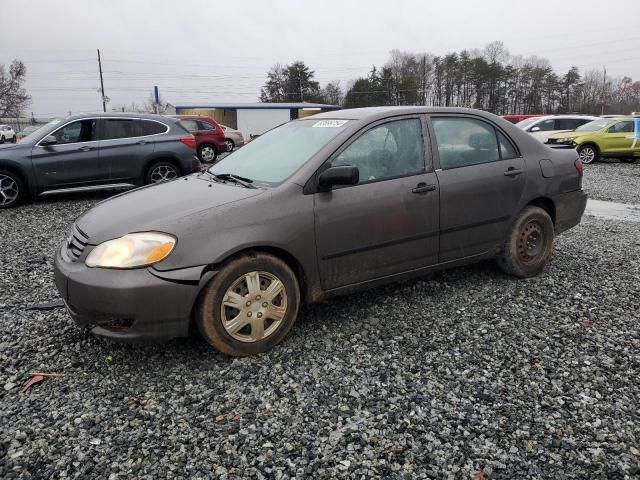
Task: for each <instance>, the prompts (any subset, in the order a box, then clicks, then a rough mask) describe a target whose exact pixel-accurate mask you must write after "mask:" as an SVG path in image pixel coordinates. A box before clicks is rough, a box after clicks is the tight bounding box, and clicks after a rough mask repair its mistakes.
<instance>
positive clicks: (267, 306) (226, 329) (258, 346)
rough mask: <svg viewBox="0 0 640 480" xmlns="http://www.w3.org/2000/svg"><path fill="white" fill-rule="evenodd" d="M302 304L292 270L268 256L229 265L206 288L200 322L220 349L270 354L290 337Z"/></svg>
mask: <svg viewBox="0 0 640 480" xmlns="http://www.w3.org/2000/svg"><path fill="white" fill-rule="evenodd" d="M299 305H300V288H299V286H298V281H297V279H296V276H295V275H294V273H293V272H292V271H291V269H290V268H289V267H288V266H287V264H286V263H284V262H283V261H282V260H280V259H279V258H277V257H274V256H272V255H268V254H264V253H254V254H249V255H244V256H242V257H239V258H236V259H235V260H232V261H230V262H228V263H227V264H226V265H225V266H224V267H222V269H221V270H220V271H219V272H218V274H216V276H215V277H213V279H212V280H211V282H209V284H208V285H207V287H205V290H204V293H203V295H202V297H201V299H200V302H199V304H198V309H197V313H196V323H197V325H198V329H199V330H200V333H202V336H203V337H204V338H205V339H206V340H207V342H209V343H210V344H211V345H213V346H214V347H215V348H216V349H218V350H219V351H221V352H223V353H226V354H227V355H232V356H238V357H240V356H246V355H254V354H257V353H262V352H266V351H267V350H270V349H271V348H273V347H274V346H276V345H277V344H278V343H280V342H281V341H282V339H283V338H284V337H285V336H286V335H287V333H289V330H290V329H291V327H292V326H293V324H294V322H295V320H296V317H297V316H298V306H299Z"/></svg>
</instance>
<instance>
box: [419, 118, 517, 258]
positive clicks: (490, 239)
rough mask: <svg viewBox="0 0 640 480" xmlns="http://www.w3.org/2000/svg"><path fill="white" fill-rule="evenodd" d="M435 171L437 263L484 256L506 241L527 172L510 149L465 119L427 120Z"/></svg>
mask: <svg viewBox="0 0 640 480" xmlns="http://www.w3.org/2000/svg"><path fill="white" fill-rule="evenodd" d="M431 122H432V125H433V130H434V134H435V137H436V143H437V146H438V156H439V162H440V169H438V171H437V175H438V182H439V184H440V261H441V262H447V261H452V260H457V259H462V258H465V257H470V256H473V255H478V254H482V253H484V252H486V251H487V250H488V249H490V248H492V247H493V246H495V245H496V243H497V242H500V241H502V240H503V239H505V238H506V236H507V234H508V231H509V227H510V224H511V220H512V218H513V216H514V215H515V214H517V213H518V212H517V208H518V205H519V204H520V198H521V197H522V194H523V191H524V186H525V179H526V168H525V163H524V159H523V158H522V157H521V156H520V155H519V153H518V151H517V150H516V149H515V147H514V144H513V143H512V142H511V141H510V140H509V139H507V137H506V136H505V135H504V134H503V133H502V132H501V131H499V130H498V129H496V128H495V127H494V126H492V125H491V124H489V123H487V122H485V121H483V120H480V119H478V118H473V117H470V116H442V117H433V118H432V119H431Z"/></svg>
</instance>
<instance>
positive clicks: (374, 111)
mask: <svg viewBox="0 0 640 480" xmlns="http://www.w3.org/2000/svg"><path fill="white" fill-rule="evenodd" d="M417 113H431V114H436V113H445V114H451V113H464V114H467V115H479V116H481V117H486V118H496V115H494V114H493V113H489V112H485V111H482V110H476V109H472V108H457V107H364V108H349V109H344V110H332V111H330V112H323V113H317V114H315V115H312V116H311V117H304V118H302V119H300V120H302V121H304V120H307V119H323V118H326V119H335V120H367V121H370V120H376V119H378V118H385V117H389V116H395V115H411V114H417ZM501 120H503V121H505V120H504V119H501Z"/></svg>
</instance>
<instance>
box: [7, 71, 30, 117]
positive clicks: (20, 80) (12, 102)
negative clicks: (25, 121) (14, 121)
mask: <svg viewBox="0 0 640 480" xmlns="http://www.w3.org/2000/svg"><path fill="white" fill-rule="evenodd" d="M26 76H27V67H25V65H24V63H22V62H21V61H20V60H14V61H13V62H11V65H10V66H9V73H8V74H7V72H6V70H5V68H4V65H0V118H6V117H19V116H20V115H21V113H22V111H23V110H24V109H25V108H26V106H27V105H28V104H29V102H30V101H31V97H30V96H29V95H27V91H26V90H25V88H24V82H25V80H26Z"/></svg>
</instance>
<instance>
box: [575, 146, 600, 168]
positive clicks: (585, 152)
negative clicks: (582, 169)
mask: <svg viewBox="0 0 640 480" xmlns="http://www.w3.org/2000/svg"><path fill="white" fill-rule="evenodd" d="M578 157H579V158H580V161H581V162H582V163H586V164H589V163H591V162H593V161H594V160H595V158H596V151H595V150H594V149H593V147H584V148H581V149H580V152H578Z"/></svg>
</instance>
